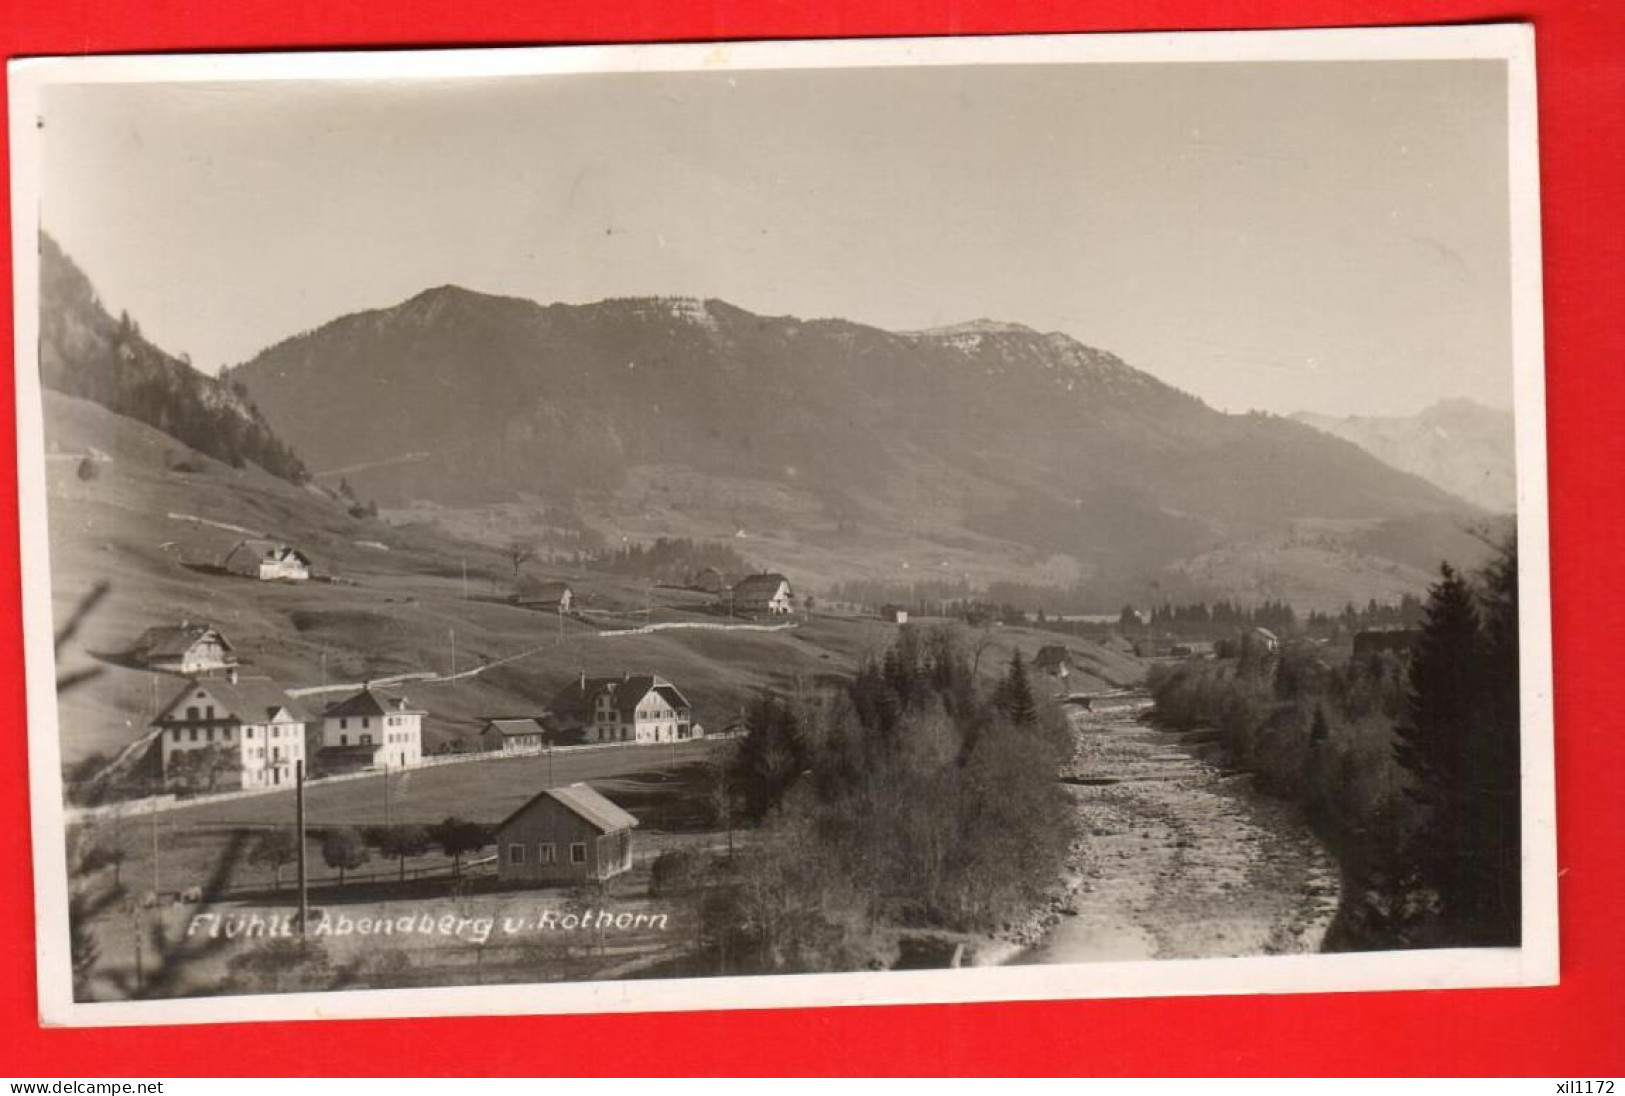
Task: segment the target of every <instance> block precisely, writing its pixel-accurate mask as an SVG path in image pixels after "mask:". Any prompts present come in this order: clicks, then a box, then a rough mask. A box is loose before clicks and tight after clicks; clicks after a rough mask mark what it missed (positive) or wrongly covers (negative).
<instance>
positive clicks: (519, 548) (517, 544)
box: [508, 538, 536, 578]
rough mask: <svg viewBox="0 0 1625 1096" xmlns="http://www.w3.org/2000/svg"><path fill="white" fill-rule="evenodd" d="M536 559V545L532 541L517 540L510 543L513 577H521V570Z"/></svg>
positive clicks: (509, 551) (509, 550)
mask: <svg viewBox="0 0 1625 1096" xmlns="http://www.w3.org/2000/svg"><path fill="white" fill-rule="evenodd" d="M535 558H536V545H535V543H534V542H532V541H528V540H523V539H519V538H515V539H514V540H511V541H509V542H508V562H509V563H511V564H512V565H513V577H514V578H518V577H519V568H521V567H523V566H524V565H525V564H526V563H528V562H529V561H530V560H533V559H535Z"/></svg>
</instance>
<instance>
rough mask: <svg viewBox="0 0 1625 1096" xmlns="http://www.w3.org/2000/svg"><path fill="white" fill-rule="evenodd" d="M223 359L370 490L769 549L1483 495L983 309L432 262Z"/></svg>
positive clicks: (1364, 513) (1074, 539) (1335, 515)
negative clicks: (655, 293)
mask: <svg viewBox="0 0 1625 1096" xmlns="http://www.w3.org/2000/svg"><path fill="white" fill-rule="evenodd" d="M229 377H230V379H231V380H232V381H233V382H234V383H240V384H242V385H243V386H244V389H245V390H246V391H247V392H249V393H250V394H251V395H252V397H253V398H254V400H255V402H256V404H257V405H258V406H259V407H260V408H261V409H262V410H263V412H264V414H265V415H266V417H267V420H268V421H269V422H270V423H272V424H273V425H274V426H275V427H276V428H277V429H278V430H280V431H283V432H285V433H286V434H287V436H289V437H290V438H291V439H292V440H293V441H294V443H295V444H297V445H298V446H299V448H300V450H301V452H304V453H306V454H308V456H309V459H310V461H311V463H312V467H314V468H316V469H317V470H318V475H324V474H330V473H331V472H332V471H333V470H336V469H360V470H359V471H357V472H355V473H354V474H353V475H351V478H352V480H353V482H354V483H355V486H356V487H357V488H358V489H359V490H360V491H361V492H362V493H363V494H365V495H368V496H372V497H376V498H378V499H379V500H380V502H381V503H382V504H383V505H385V506H386V507H388V506H406V505H408V504H410V503H412V502H414V501H422V502H425V503H428V504H433V505H438V506H452V507H466V506H483V505H491V504H497V503H503V502H509V501H512V500H515V499H518V498H523V497H539V498H543V499H548V500H552V502H554V503H556V504H557V505H559V506H561V507H563V508H566V509H571V510H579V511H583V512H589V511H590V512H591V516H593V517H594V519H595V522H596V524H597V526H598V527H600V528H601V530H602V531H603V532H604V533H605V535H608V536H611V537H613V536H617V535H619V536H641V535H645V534H648V535H653V534H654V533H656V532H659V531H660V530H659V527H658V526H656V525H654V524H653V523H654V517H653V516H652V515H656V514H667V515H674V520H676V519H681V520H682V521H683V522H685V523H686V524H685V527H684V529H683V532H684V533H685V535H697V536H706V535H712V536H731V535H733V534H734V532H735V530H736V529H740V528H745V527H751V528H767V529H782V530H793V531H794V534H795V535H793V536H792V535H788V534H787V535H785V536H784V538H783V540H784V541H785V542H786V543H785V548H784V550H785V551H787V552H788V551H792V550H793V549H794V547H795V545H794V544H792V543H790V542H798V541H799V542H801V543H806V542H810V541H813V540H817V541H818V542H819V543H828V544H849V545H850V546H851V548H850V553H851V555H852V557H853V559H854V560H857V559H858V557H859V554H860V553H865V552H871V551H873V550H874V544H873V542H875V541H877V540H887V538H893V539H895V540H896V541H897V543H901V542H902V541H903V540H908V539H909V538H910V537H912V538H913V543H915V544H916V545H917V547H918V549H919V552H920V553H921V554H923V555H930V554H931V553H933V552H935V553H936V555H938V556H939V557H940V559H941V561H942V565H943V566H949V565H953V559H952V558H951V553H950V552H948V550H947V549H949V548H952V547H953V546H955V545H961V546H962V545H963V544H964V543H967V542H968V541H969V540H976V541H977V543H978V544H983V543H984V542H986V541H987V538H992V540H994V541H997V542H999V543H1000V544H1001V545H1002V546H1003V547H1002V548H1001V549H1000V550H1001V551H1005V552H1007V554H1008V555H1009V557H1010V559H1012V560H1014V559H1016V558H1018V557H1020V558H1032V559H1049V558H1061V559H1063V560H1070V561H1073V563H1074V564H1075V568H1074V571H1075V574H1076V576H1077V577H1078V578H1079V579H1082V578H1088V577H1091V576H1097V577H1098V576H1099V575H1100V574H1102V573H1117V574H1126V573H1128V572H1130V571H1133V572H1135V573H1145V574H1152V573H1155V572H1157V571H1158V570H1159V569H1161V568H1165V567H1168V566H1170V565H1172V564H1174V563H1175V562H1177V561H1178V560H1180V559H1183V558H1187V557H1189V556H1192V555H1195V554H1198V553H1200V552H1203V551H1210V550H1211V549H1213V548H1214V547H1215V546H1217V545H1219V544H1222V543H1225V542H1226V541H1229V540H1235V539H1238V538H1239V539H1242V540H1245V539H1248V538H1251V537H1256V536H1260V535H1277V534H1279V533H1280V532H1281V531H1282V530H1283V529H1286V528H1288V527H1290V526H1291V525H1292V524H1293V523H1294V522H1297V521H1300V520H1302V519H1315V520H1324V521H1332V522H1339V521H1340V522H1366V523H1381V522H1384V521H1388V520H1391V519H1401V518H1403V519H1416V518H1418V517H1419V516H1430V515H1431V516H1434V517H1437V518H1438V520H1440V521H1447V522H1457V523H1464V522H1466V521H1469V520H1472V519H1473V518H1475V517H1477V516H1479V515H1478V514H1477V511H1476V510H1475V509H1474V508H1473V507H1471V506H1469V505H1467V504H1465V503H1463V502H1462V501H1461V500H1459V499H1456V498H1454V497H1452V496H1450V495H1448V494H1446V493H1445V492H1443V491H1441V490H1439V489H1438V488H1436V487H1434V486H1432V485H1430V484H1427V483H1425V482H1423V481H1422V480H1420V479H1418V478H1416V477H1414V476H1411V475H1408V474H1406V473H1403V472H1399V471H1396V470H1395V469H1392V468H1390V467H1388V466H1386V465H1384V464H1382V463H1381V462H1380V461H1378V460H1376V459H1374V458H1372V457H1370V456H1369V455H1367V454H1366V453H1364V452H1362V451H1361V450H1359V449H1358V448H1357V447H1355V446H1353V445H1351V444H1349V443H1347V442H1344V441H1340V440H1337V439H1334V438H1330V437H1328V436H1326V435H1325V434H1323V433H1321V432H1319V431H1317V430H1315V429H1313V428H1311V427H1309V426H1305V425H1302V424H1299V423H1296V422H1293V421H1290V420H1287V419H1284V418H1280V417H1277V416H1268V415H1259V414H1249V415H1228V414H1225V413H1223V412H1220V411H1217V410H1215V409H1213V408H1211V407H1209V406H1208V405H1207V404H1205V403H1203V402H1202V401H1201V400H1200V399H1198V398H1196V397H1195V396H1192V395H1190V394H1188V393H1185V392H1182V391H1180V390H1179V389H1177V388H1174V387H1173V386H1171V385H1168V384H1166V383H1165V382H1163V381H1161V380H1159V379H1157V378H1156V377H1154V376H1152V375H1151V374H1148V373H1145V372H1143V371H1141V370H1137V369H1135V368H1133V367H1132V366H1130V365H1129V364H1127V363H1126V362H1124V361H1123V360H1122V359H1121V358H1119V357H1118V356H1116V355H1114V354H1112V353H1110V352H1108V351H1105V350H1101V349H1098V348H1095V347H1091V346H1088V345H1087V344H1085V343H1083V342H1081V341H1079V340H1077V339H1075V338H1072V337H1071V336H1067V335H1064V334H1060V333H1056V332H1050V333H1040V332H1038V331H1036V330H1034V329H1032V328H1029V327H1026V326H1024V325H1019V324H1008V323H1004V322H1001V321H994V320H986V319H983V320H976V321H970V322H969V323H968V324H953V325H948V326H947V327H945V328H936V329H931V330H929V331H926V332H892V331H886V330H884V329H881V328H878V327H874V326H871V325H866V324H862V323H857V322H855V321H850V320H843V319H838V318H819V319H807V320H803V319H799V318H796V317H793V316H764V315H758V314H755V313H751V312H749V311H747V310H745V309H742V308H739V307H737V306H735V305H732V304H730V303H728V302H726V301H722V300H719V299H715V298H709V299H701V298H686V297H623V298H608V299H605V300H602V301H597V302H593V303H590V304H563V303H553V304H541V303H539V302H536V301H530V300H526V299H524V298H518V297H504V296H494V295H490V294H483V293H479V292H476V291H473V290H468V289H465V288H462V287H458V286H453V285H445V286H438V287H434V288H432V289H429V290H425V291H423V292H421V293H418V294H416V295H414V296H412V297H410V298H407V299H406V300H403V301H401V302H399V303H398V304H396V305H393V306H390V307H387V308H382V309H375V310H368V311H365V312H360V313H353V314H350V315H347V316H342V317H338V318H336V319H334V320H332V321H330V322H329V323H327V324H324V325H322V326H321V327H318V328H316V329H313V330H311V331H307V332H303V333H301V334H299V335H297V336H294V337H292V338H290V339H287V340H283V341H281V342H279V343H277V344H275V345H274V346H272V347H269V348H267V350H265V351H264V352H262V353H261V354H259V355H257V356H256V357H255V358H253V359H252V360H250V361H249V362H246V363H243V364H242V365H239V366H237V367H235V368H233V369H232V370H230V372H229ZM408 458H410V459H408ZM346 474H347V475H348V474H349V473H346ZM677 497H682V498H683V500H684V507H683V508H682V509H681V510H680V511H676V510H671V509H670V507H669V506H668V505H667V504H668V502H669V501H670V500H671V499H674V498H677ZM888 543H890V541H888ZM938 548H942V549H943V551H941V552H937V549H938ZM978 550H980V549H978ZM899 551H901V549H899ZM967 551H968V549H967ZM1034 553H1036V555H1034ZM898 565H899V566H901V564H898ZM933 565H934V564H933ZM915 566H918V564H915Z"/></svg>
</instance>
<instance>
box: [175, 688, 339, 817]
mask: <svg viewBox="0 0 1625 1096" xmlns="http://www.w3.org/2000/svg"><path fill="white" fill-rule="evenodd" d="M234 677H235V675H233V679H226V678H208V679H197V680H193V681H189V682H187V684H186V687H185V688H184V689H182V690H181V691H180V692H179V693H177V694H176V695H175V697H174V699H173V700H171V701H170V702H169V703H168V704H167V705H165V706H164V708H163V709H162V710H161V711H160V712H159V713H158V717H157V718H156V719H154V720H153V721H152V729H153V730H154V731H155V732H157V738H158V742H159V750H160V756H161V759H162V763H163V771H164V782H165V784H166V785H168V786H170V787H174V788H183V789H189V790H195V791H228V790H236V789H239V788H275V787H285V786H287V785H290V784H292V783H293V772H294V765H295V763H296V762H299V761H302V760H304V757H305V727H306V725H307V724H308V723H309V722H310V715H309V714H308V713H307V712H305V711H304V709H303V708H301V707H300V706H299V703H298V702H297V701H296V700H294V699H293V698H292V697H290V696H288V694H287V693H285V692H284V691H283V690H282V687H281V686H280V685H278V684H276V683H275V682H273V681H270V680H268V679H264V678H246V679H243V680H235V679H234Z"/></svg>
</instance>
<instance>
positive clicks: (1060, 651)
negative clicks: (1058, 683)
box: [1033, 643, 1072, 679]
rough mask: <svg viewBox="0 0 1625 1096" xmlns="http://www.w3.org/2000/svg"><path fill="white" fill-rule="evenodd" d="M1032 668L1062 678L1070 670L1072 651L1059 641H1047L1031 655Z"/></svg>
mask: <svg viewBox="0 0 1625 1096" xmlns="http://www.w3.org/2000/svg"><path fill="white" fill-rule="evenodd" d="M1033 669H1034V670H1037V671H1039V672H1041V673H1046V674H1049V675H1050V676H1051V677H1059V678H1063V679H1064V678H1065V677H1066V676H1067V675H1068V674H1070V673H1071V672H1072V652H1071V651H1068V650H1067V649H1066V648H1065V647H1063V646H1061V645H1060V644H1059V643H1047V644H1045V645H1044V646H1042V647H1040V648H1039V649H1038V653H1037V654H1036V655H1034V656H1033Z"/></svg>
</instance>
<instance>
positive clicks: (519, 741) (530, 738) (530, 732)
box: [480, 719, 543, 753]
mask: <svg viewBox="0 0 1625 1096" xmlns="http://www.w3.org/2000/svg"><path fill="white" fill-rule="evenodd" d="M542 735H543V731H542V725H541V724H540V723H538V722H536V720H534V719H492V720H487V721H486V724H485V727H484V728H483V729H482V730H481V731H480V745H481V746H482V747H484V749H485V750H487V751H488V752H491V753H534V752H535V751H537V750H539V749H541V748H542V744H543V737H542Z"/></svg>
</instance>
